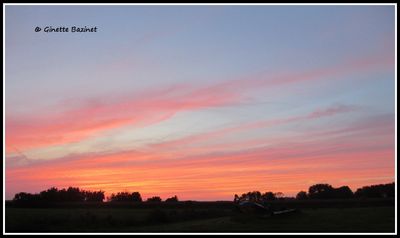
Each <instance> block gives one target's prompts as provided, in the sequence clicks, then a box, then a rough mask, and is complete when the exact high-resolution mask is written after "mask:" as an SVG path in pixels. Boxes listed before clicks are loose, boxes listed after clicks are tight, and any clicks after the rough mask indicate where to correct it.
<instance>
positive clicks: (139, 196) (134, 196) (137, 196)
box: [131, 192, 142, 202]
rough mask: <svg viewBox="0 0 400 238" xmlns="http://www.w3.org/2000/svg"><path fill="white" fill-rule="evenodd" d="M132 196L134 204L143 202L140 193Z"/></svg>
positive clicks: (134, 193)
mask: <svg viewBox="0 0 400 238" xmlns="http://www.w3.org/2000/svg"><path fill="white" fill-rule="evenodd" d="M131 196H132V201H133V202H141V201H142V196H141V195H140V193H139V192H133V193H132V194H131Z"/></svg>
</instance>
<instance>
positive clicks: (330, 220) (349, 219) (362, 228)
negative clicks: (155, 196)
mask: <svg viewBox="0 0 400 238" xmlns="http://www.w3.org/2000/svg"><path fill="white" fill-rule="evenodd" d="M392 202H393V201H390V202H388V201H384V202H381V201H372V202H370V201H368V202H363V203H360V202H359V201H352V202H349V201H347V202H341V201H337V202H332V201H331V202H314V201H310V202H302V203H279V202H278V203H276V204H275V206H282V205H283V206H285V207H297V208H299V209H298V212H295V213H292V214H284V215H279V216H271V217H261V216H257V215H249V214H242V213H240V212H238V211H237V210H236V209H235V207H234V206H233V204H231V203H194V204H193V203H190V204H188V203H180V204H175V205H173V204H172V205H165V204H164V205H163V204H160V205H157V204H152V205H125V206H124V205H118V206H110V205H92V206H84V205H78V206H55V207H51V208H23V207H18V206H6V232H394V226H395V225H394V223H395V209H394V206H391V204H392Z"/></svg>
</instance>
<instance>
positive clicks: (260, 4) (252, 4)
mask: <svg viewBox="0 0 400 238" xmlns="http://www.w3.org/2000/svg"><path fill="white" fill-rule="evenodd" d="M43 5H53V6H77V5H86V6H114V5H118V6H131V5H135V6H265V5H268V6H338V5H339V6H365V5H373V6H394V7H395V81H394V84H395V94H394V95H395V103H394V105H395V138H394V139H395V161H394V162H395V232H394V233H240V232H235V233H222V232H221V233H219V232H218V233H211V232H210V233H208V232H207V233H193V232H190V233H189V232H188V233H185V232H179V233H176V232H175V233H174V232H168V233H165V232H164V233H161V232H160V233H102V232H98V233H79V232H78V233H47V232H46V233H6V226H5V225H6V223H5V195H6V194H5V191H6V190H5V179H6V177H5V172H6V169H5V168H6V164H5V157H6V154H5V153H6V152H5V151H6V147H5V143H6V141H5V129H6V128H5V76H6V73H5V69H6V68H5V60H6V58H5V55H6V53H5V51H6V43H5V41H6V38H5V28H6V23H5V21H6V10H5V9H6V6H43ZM396 99H397V4H396V3H339V4H335V3H315V4H314V3H286V4H285V3H251V4H246V3H204V4H203V3H116V4H112V3H93V4H91V3H36V4H35V3H3V235H93V234H104V235H132V234H137V235H195V234H202V235H244V234H246V235H264V234H270V235H332V234H340V235H378V234H379V235H395V234H397V100H396Z"/></svg>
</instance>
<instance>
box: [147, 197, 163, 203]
mask: <svg viewBox="0 0 400 238" xmlns="http://www.w3.org/2000/svg"><path fill="white" fill-rule="evenodd" d="M146 202H162V199H161V198H160V197H158V196H155V197H151V198H148V199H147V200H146Z"/></svg>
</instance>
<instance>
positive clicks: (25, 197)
mask: <svg viewBox="0 0 400 238" xmlns="http://www.w3.org/2000/svg"><path fill="white" fill-rule="evenodd" d="M103 200H104V191H86V190H80V189H79V188H74V187H69V188H68V189H65V188H64V189H61V190H59V189H57V188H55V187H52V188H49V189H47V190H45V191H41V192H40V193H39V194H30V193H25V192H21V193H17V194H15V196H14V199H13V201H17V202H21V201H22V202H23V201H25V202H30V201H44V202H85V201H87V202H93V201H97V202H98V201H103Z"/></svg>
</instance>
